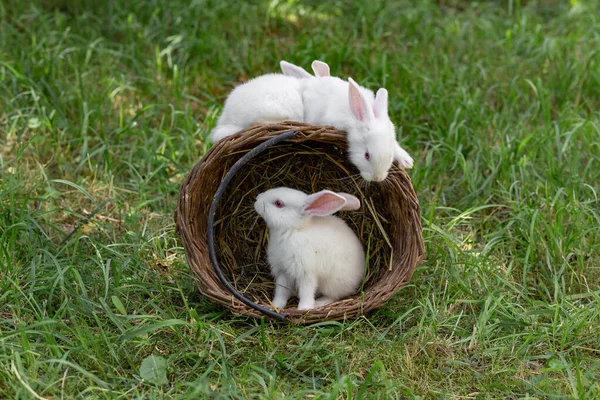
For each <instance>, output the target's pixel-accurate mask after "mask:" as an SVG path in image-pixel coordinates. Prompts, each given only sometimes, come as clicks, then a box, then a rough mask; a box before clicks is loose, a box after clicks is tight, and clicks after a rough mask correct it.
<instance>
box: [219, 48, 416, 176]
mask: <svg viewBox="0 0 600 400" xmlns="http://www.w3.org/2000/svg"><path fill="white" fill-rule="evenodd" d="M280 65H281V69H282V71H283V72H284V75H282V74H267V75H263V76H260V77H258V78H255V79H252V80H250V81H248V82H246V83H244V84H243V85H240V86H238V87H237V88H235V89H234V90H233V91H232V92H231V94H230V95H229V97H228V98H227V100H226V101H225V105H224V107H223V113H222V114H221V116H220V117H219V120H218V121H217V126H216V127H215V128H214V129H213V131H212V132H211V134H210V140H211V141H212V142H213V143H214V142H217V141H219V140H221V139H223V138H224V137H227V136H230V135H233V134H234V133H236V132H239V131H241V130H243V129H246V128H249V127H250V126H252V125H256V124H261V123H276V122H281V121H285V120H295V121H301V122H307V123H310V124H315V125H332V126H334V127H335V128H337V129H339V130H342V131H346V132H347V133H348V144H349V146H348V147H349V151H348V153H349V158H350V162H352V163H353V164H354V165H355V166H356V167H357V168H358V170H359V172H360V174H361V176H362V177H363V179H365V180H367V181H377V182H379V181H383V180H384V179H385V178H386V177H387V175H388V171H389V169H390V167H391V166H392V162H393V160H396V161H398V163H399V164H400V166H401V167H403V168H412V166H413V159H412V158H411V157H410V155H409V154H408V153H407V152H406V151H405V150H404V149H403V148H402V147H401V146H400V145H399V144H398V142H397V141H396V129H395V127H394V124H393V123H392V121H391V120H390V118H389V116H388V110H387V108H388V99H387V97H388V94H387V90H385V89H383V88H382V89H379V90H378V91H377V96H375V95H374V94H373V92H372V91H371V90H369V89H366V88H364V87H361V86H359V85H358V84H357V83H356V82H354V81H353V80H352V78H348V81H344V80H342V79H340V78H337V77H332V76H329V75H330V72H329V66H328V65H327V64H326V63H324V62H322V61H318V60H315V61H313V63H312V68H313V71H314V73H315V76H313V75H311V74H309V73H308V72H307V71H306V70H304V69H303V68H301V67H298V66H296V65H294V64H291V63H288V62H286V61H281V63H280ZM288 75H289V76H288ZM367 154H368V159H367Z"/></svg>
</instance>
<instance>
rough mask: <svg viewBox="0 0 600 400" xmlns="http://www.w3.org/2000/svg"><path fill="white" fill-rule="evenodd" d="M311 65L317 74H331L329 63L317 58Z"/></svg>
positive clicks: (320, 75) (319, 75)
mask: <svg viewBox="0 0 600 400" xmlns="http://www.w3.org/2000/svg"><path fill="white" fill-rule="evenodd" d="M310 66H311V67H312V70H313V72H314V73H315V76H318V77H322V76H330V72H329V65H327V64H326V63H324V62H323V61H319V60H315V61H313V62H312V64H311V65H310Z"/></svg>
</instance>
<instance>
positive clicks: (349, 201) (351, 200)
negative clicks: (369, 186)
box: [337, 192, 360, 211]
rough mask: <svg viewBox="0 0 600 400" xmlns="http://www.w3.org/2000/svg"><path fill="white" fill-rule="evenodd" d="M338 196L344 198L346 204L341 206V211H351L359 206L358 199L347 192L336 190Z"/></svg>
mask: <svg viewBox="0 0 600 400" xmlns="http://www.w3.org/2000/svg"><path fill="white" fill-rule="evenodd" d="M337 194H339V195H340V196H342V197H343V198H345V199H346V205H345V206H344V207H342V208H341V211H352V210H358V209H359V208H360V200H359V199H358V198H357V197H356V196H353V195H351V194H349V193H342V192H338V193H337Z"/></svg>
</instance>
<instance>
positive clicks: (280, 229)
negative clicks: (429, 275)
mask: <svg viewBox="0 0 600 400" xmlns="http://www.w3.org/2000/svg"><path fill="white" fill-rule="evenodd" d="M359 207H360V201H359V200H358V199H357V198H356V197H354V196H352V195H350V194H347V193H335V192H332V191H329V190H322V191H320V192H318V193H314V194H311V195H307V194H305V193H303V192H301V191H299V190H295V189H290V188H284V187H282V188H275V189H270V190H267V191H266V192H264V193H261V194H259V195H258V197H257V198H256V202H255V203H254V209H255V210H256V212H257V213H258V214H259V215H260V216H262V217H263V219H264V220H265V222H266V223H267V226H268V228H269V235H270V239H269V245H268V248H267V258H268V261H269V265H270V267H271V274H272V275H273V277H274V278H275V296H274V298H273V305H274V306H275V307H276V308H278V309H280V308H285V306H286V304H287V302H288V300H289V298H290V297H291V296H292V294H293V293H296V294H297V295H298V299H299V303H298V309H299V310H308V309H311V308H315V307H322V306H324V305H326V304H329V303H332V302H334V301H337V300H339V299H341V298H342V297H345V296H349V295H351V294H354V293H356V291H357V290H358V288H359V286H360V283H361V281H362V279H363V274H364V269H365V253H364V251H363V246H362V244H361V242H360V240H359V239H358V237H357V236H356V234H355V233H354V232H353V231H352V229H350V228H349V227H348V225H346V223H345V222H344V221H343V220H342V219H340V218H338V217H334V216H332V215H331V214H333V213H335V212H337V211H339V210H356V209H358V208H359ZM317 294H320V295H321V297H320V298H319V299H317V300H315V296H316V295H317Z"/></svg>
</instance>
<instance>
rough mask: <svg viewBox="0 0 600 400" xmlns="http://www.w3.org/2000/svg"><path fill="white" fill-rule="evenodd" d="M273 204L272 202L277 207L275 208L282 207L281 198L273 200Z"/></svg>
mask: <svg viewBox="0 0 600 400" xmlns="http://www.w3.org/2000/svg"><path fill="white" fill-rule="evenodd" d="M273 204H274V205H275V207H277V208H283V201H281V200H275V201H274V202H273Z"/></svg>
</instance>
